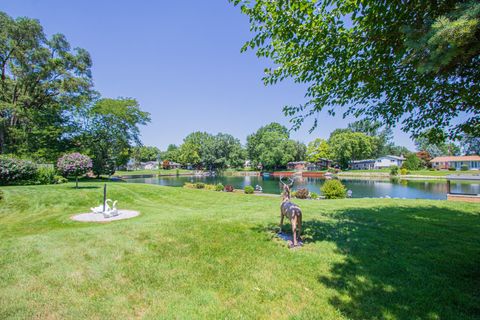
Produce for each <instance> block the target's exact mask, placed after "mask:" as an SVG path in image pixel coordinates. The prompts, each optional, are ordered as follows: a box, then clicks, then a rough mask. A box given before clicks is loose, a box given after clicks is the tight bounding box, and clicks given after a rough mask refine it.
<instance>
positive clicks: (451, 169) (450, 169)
mask: <svg viewBox="0 0 480 320" xmlns="http://www.w3.org/2000/svg"><path fill="white" fill-rule="evenodd" d="M448 171H457V169H455V168H452V167H450V168H448Z"/></svg>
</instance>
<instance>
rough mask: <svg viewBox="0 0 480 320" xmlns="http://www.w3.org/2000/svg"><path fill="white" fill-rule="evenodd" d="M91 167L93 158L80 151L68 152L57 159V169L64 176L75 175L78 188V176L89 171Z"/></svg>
mask: <svg viewBox="0 0 480 320" xmlns="http://www.w3.org/2000/svg"><path fill="white" fill-rule="evenodd" d="M91 168H92V159H90V157H88V156H85V155H83V154H81V153H78V152H76V153H70V154H66V155H64V156H63V157H61V158H59V159H58V161H57V170H58V171H59V172H60V173H61V174H62V175H64V176H73V177H75V178H76V180H77V181H76V186H77V188H78V176H80V175H83V174H85V173H87V171H88V170H90V169H91Z"/></svg>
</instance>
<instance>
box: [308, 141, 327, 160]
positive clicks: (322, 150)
mask: <svg viewBox="0 0 480 320" xmlns="http://www.w3.org/2000/svg"><path fill="white" fill-rule="evenodd" d="M331 157H332V152H331V148H330V145H329V144H328V142H327V140H324V139H320V138H317V139H315V140H313V141H311V142H310V143H309V144H308V146H307V159H306V160H307V161H309V162H317V161H319V160H320V159H330V158H331Z"/></svg>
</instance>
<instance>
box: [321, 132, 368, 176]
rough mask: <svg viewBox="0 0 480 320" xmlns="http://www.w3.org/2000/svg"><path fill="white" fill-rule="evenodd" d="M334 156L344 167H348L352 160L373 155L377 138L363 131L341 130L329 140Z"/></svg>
mask: <svg viewBox="0 0 480 320" xmlns="http://www.w3.org/2000/svg"><path fill="white" fill-rule="evenodd" d="M328 143H329V145H330V146H331V150H332V155H333V158H334V159H335V160H336V161H337V162H338V163H339V164H340V166H341V167H342V168H344V169H345V168H348V165H349V163H350V162H351V161H354V160H362V159H367V158H371V157H373V153H374V152H375V146H376V145H375V139H374V138H373V137H370V136H367V135H366V134H364V133H362V132H351V131H348V132H340V133H337V134H333V135H331V136H330V139H329V140H328Z"/></svg>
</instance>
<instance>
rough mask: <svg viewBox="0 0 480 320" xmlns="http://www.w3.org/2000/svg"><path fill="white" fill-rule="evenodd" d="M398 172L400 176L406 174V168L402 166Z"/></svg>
mask: <svg viewBox="0 0 480 320" xmlns="http://www.w3.org/2000/svg"><path fill="white" fill-rule="evenodd" d="M400 174H401V175H402V176H405V175H407V174H408V170H407V169H406V168H402V169H401V170H400Z"/></svg>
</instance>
